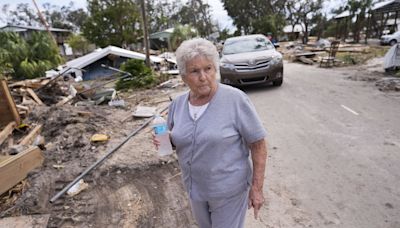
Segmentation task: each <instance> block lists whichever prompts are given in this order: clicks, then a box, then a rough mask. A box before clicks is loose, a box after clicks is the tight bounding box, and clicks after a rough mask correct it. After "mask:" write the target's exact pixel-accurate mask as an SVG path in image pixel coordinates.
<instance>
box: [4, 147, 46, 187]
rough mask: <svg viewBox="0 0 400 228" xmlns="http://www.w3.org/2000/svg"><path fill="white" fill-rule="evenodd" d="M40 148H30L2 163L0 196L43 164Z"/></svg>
mask: <svg viewBox="0 0 400 228" xmlns="http://www.w3.org/2000/svg"><path fill="white" fill-rule="evenodd" d="M43 160H44V158H43V155H42V151H41V150H40V149H39V147H37V146H34V147H29V148H28V149H26V150H24V151H23V152H21V153H19V154H17V155H13V156H9V157H7V159H5V160H2V161H1V162H0V194H3V193H4V192H6V191H7V190H8V189H10V188H12V187H13V186H15V185H16V184H18V183H19V182H20V181H22V180H23V179H24V178H25V177H26V176H27V174H28V173H29V172H30V171H31V170H33V169H34V168H36V167H39V166H41V165H42V163H43Z"/></svg>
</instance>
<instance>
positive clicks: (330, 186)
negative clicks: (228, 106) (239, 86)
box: [246, 63, 400, 228]
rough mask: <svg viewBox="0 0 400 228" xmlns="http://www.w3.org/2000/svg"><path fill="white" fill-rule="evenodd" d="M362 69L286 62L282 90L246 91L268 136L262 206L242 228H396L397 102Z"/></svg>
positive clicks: (399, 190)
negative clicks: (382, 90)
mask: <svg viewBox="0 0 400 228" xmlns="http://www.w3.org/2000/svg"><path fill="white" fill-rule="evenodd" d="M372 67H373V66H371V69H369V68H367V67H354V68H341V69H321V68H318V67H313V66H305V65H300V64H292V63H288V64H286V65H285V77H286V78H285V82H284V84H283V86H282V87H281V88H272V87H270V88H251V89H247V90H246V92H247V93H248V94H249V96H250V97H251V99H252V101H253V102H254V104H255V106H256V108H257V110H258V112H259V114H260V115H261V116H262V120H263V122H264V124H265V126H266V127H267V129H268V132H269V136H268V139H269V161H268V168H267V171H266V188H265V196H266V198H267V204H266V205H265V206H264V207H263V209H262V212H261V220H258V221H255V220H254V219H253V218H252V213H249V214H248V219H247V222H246V227H276V228H280V227H286V228H293V227H340V228H365V227H371V228H372V227H380V228H397V227H400V216H399V215H400V166H399V165H398V164H399V163H400V118H399V116H400V115H399V113H400V96H399V93H398V92H397V93H396V92H385V93H384V92H381V91H379V90H378V88H377V87H376V86H375V83H374V80H375V79H376V78H380V77H382V74H381V73H380V72H376V71H375V70H376V69H378V70H380V68H379V67H378V68H376V69H372Z"/></svg>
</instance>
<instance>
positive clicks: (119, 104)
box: [108, 99, 125, 107]
mask: <svg viewBox="0 0 400 228" xmlns="http://www.w3.org/2000/svg"><path fill="white" fill-rule="evenodd" d="M108 105H109V106H114V107H124V106H125V101H124V100H122V99H120V100H112V101H109V102H108Z"/></svg>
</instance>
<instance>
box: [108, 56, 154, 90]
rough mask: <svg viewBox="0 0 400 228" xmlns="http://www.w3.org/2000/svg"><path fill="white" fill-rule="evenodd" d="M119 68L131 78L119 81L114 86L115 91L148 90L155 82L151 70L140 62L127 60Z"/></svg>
mask: <svg viewBox="0 0 400 228" xmlns="http://www.w3.org/2000/svg"><path fill="white" fill-rule="evenodd" d="M120 68H121V70H123V71H126V72H129V73H130V74H131V75H132V76H131V77H128V78H124V79H120V80H119V81H118V82H117V84H116V89H117V90H126V89H130V88H150V87H152V86H153V85H154V84H155V83H156V82H157V80H156V78H155V77H154V75H153V72H152V70H151V69H150V68H149V67H147V66H146V65H145V64H144V62H143V61H142V60H137V59H129V60H128V61H126V62H125V63H123V64H122V65H121V67H120Z"/></svg>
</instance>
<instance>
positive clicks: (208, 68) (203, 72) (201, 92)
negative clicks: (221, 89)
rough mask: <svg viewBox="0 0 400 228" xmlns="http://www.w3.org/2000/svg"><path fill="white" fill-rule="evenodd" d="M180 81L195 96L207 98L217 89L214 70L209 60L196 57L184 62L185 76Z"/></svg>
mask: <svg viewBox="0 0 400 228" xmlns="http://www.w3.org/2000/svg"><path fill="white" fill-rule="evenodd" d="M182 80H183V81H184V82H185V83H186V84H187V85H188V86H189V88H190V90H191V91H192V92H193V93H194V95H196V96H200V97H203V96H208V95H210V94H211V92H212V91H215V89H216V88H217V81H216V69H215V66H214V63H213V62H212V61H210V60H209V59H207V58H205V57H202V56H197V57H195V58H193V59H192V60H190V61H188V62H186V75H185V76H183V77H182Z"/></svg>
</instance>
